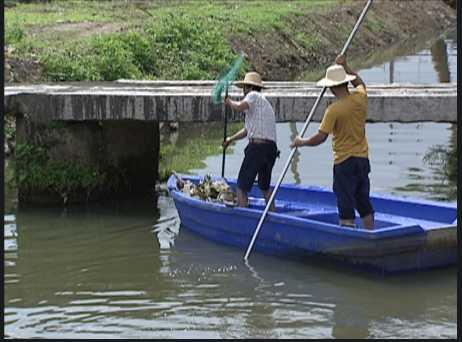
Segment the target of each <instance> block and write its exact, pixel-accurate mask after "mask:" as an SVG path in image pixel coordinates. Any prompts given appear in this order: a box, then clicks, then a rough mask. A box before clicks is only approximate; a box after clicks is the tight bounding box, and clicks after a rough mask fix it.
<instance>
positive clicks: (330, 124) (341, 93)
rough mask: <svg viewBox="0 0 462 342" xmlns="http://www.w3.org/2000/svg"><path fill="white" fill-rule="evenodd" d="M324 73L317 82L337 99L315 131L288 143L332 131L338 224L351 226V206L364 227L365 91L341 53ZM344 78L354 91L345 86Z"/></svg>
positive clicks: (370, 212)
mask: <svg viewBox="0 0 462 342" xmlns="http://www.w3.org/2000/svg"><path fill="white" fill-rule="evenodd" d="M335 62H336V65H332V66H330V67H329V68H328V69H327V71H326V77H324V78H323V79H322V80H320V81H319V82H318V83H317V85H318V86H323V87H329V89H330V90H331V91H332V93H333V94H334V95H335V97H336V98H337V100H336V101H335V102H334V103H332V104H331V105H329V106H328V107H327V109H326V111H325V113H324V117H323V119H322V122H321V125H320V127H319V131H318V133H317V134H315V135H313V136H312V137H310V138H306V139H302V138H300V137H299V136H297V137H296V138H295V140H294V141H293V143H292V145H291V147H301V146H317V145H320V144H322V143H323V142H324V141H326V139H327V137H328V135H329V134H331V133H332V134H333V138H332V149H333V152H334V181H333V190H334V192H335V195H336V196H337V207H338V212H339V224H340V225H343V226H349V227H355V209H356V210H358V212H359V215H360V216H361V218H362V220H363V223H364V227H365V228H367V229H373V228H374V209H373V207H372V204H371V201H370V198H369V191H370V182H369V172H370V164H369V155H368V145H367V139H366V119H367V91H366V85H365V84H364V82H363V80H362V79H361V78H360V77H359V75H358V74H357V73H355V72H354V71H353V70H351V69H350V67H349V66H348V65H347V63H346V58H345V56H343V55H339V56H337V58H336V60H335ZM348 82H351V84H352V85H353V86H354V87H355V88H356V91H354V92H350V91H349V90H348Z"/></svg>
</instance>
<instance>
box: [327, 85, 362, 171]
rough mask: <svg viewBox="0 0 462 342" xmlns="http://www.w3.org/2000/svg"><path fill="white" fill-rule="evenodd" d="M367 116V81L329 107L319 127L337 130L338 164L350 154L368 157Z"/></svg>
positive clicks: (336, 155) (334, 131) (328, 132)
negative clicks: (364, 84)
mask: <svg viewBox="0 0 462 342" xmlns="http://www.w3.org/2000/svg"><path fill="white" fill-rule="evenodd" d="M366 119H367V91H366V88H365V87H364V86H363V85H359V86H358V87H356V91H355V92H352V93H351V94H350V95H348V96H346V97H344V98H341V99H339V100H337V101H335V102H334V103H332V104H331V105H330V106H329V107H327V109H326V112H325V113H324V118H323V119H322V122H321V126H320V127H319V130H320V131H321V132H323V133H326V134H330V133H333V138H332V149H333V151H334V164H339V163H341V162H342V161H344V160H346V159H347V158H349V157H366V158H367V157H368V150H369V148H368V145H367V139H366Z"/></svg>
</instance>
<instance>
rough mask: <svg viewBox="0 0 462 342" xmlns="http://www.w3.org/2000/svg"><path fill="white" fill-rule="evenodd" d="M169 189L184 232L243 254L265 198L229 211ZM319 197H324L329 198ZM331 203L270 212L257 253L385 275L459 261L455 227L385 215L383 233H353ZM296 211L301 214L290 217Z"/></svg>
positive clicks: (381, 223) (173, 187)
mask: <svg viewBox="0 0 462 342" xmlns="http://www.w3.org/2000/svg"><path fill="white" fill-rule="evenodd" d="M194 180H197V179H194ZM169 189H170V193H171V195H172V197H173V199H174V202H175V206H176V208H177V211H178V214H179V216H180V219H181V223H182V226H183V227H184V228H186V229H188V230H191V231H193V232H195V233H197V234H199V235H201V236H203V237H204V238H207V239H209V240H212V241H215V242H217V243H221V244H226V245H229V246H234V247H238V248H240V249H242V250H245V249H246V248H247V246H248V245H249V243H250V240H251V238H252V235H253V233H254V230H255V228H256V226H257V224H258V221H259V219H260V217H261V214H262V210H261V209H262V206H263V205H264V202H262V200H261V199H260V208H257V207H258V205H256V206H255V208H237V207H227V206H225V205H223V204H219V203H213V202H206V201H202V200H198V199H196V198H191V197H189V196H188V195H185V194H183V193H182V192H181V191H178V189H176V182H175V181H174V179H170V180H169ZM286 190H287V189H286ZM323 191H326V190H325V189H324V190H323ZM327 192H328V191H327ZM321 195H322V196H324V197H326V196H325V195H326V194H325V193H323V194H321ZM327 197H329V196H327ZM327 197H326V198H327ZM257 202H258V200H257ZM282 202H283V200H281V203H282ZM321 202H322V201H321ZM300 203H303V201H302V202H298V204H300ZM327 203H329V205H328V204H327ZM276 204H278V202H276ZM318 204H319V203H318ZM333 204H335V203H332V198H330V199H328V200H327V202H325V203H324V204H322V203H321V205H319V206H314V208H315V209H313V205H312V206H306V207H303V205H302V206H299V207H298V208H295V209H298V211H297V210H295V209H294V210H292V211H290V210H289V211H286V212H284V209H280V210H282V212H281V213H279V212H276V213H272V212H270V213H268V215H267V217H266V219H265V222H264V224H263V226H262V229H261V230H260V233H259V235H258V238H257V239H256V242H255V245H254V251H256V252H260V253H265V254H271V255H276V256H280V257H289V258H294V259H301V260H315V259H314V258H315V257H322V258H323V259H329V260H335V261H339V262H342V263H346V264H349V265H352V266H355V267H360V268H364V269H370V270H375V271H379V272H382V273H390V272H401V271H409V270H419V269H425V268H432V267H441V266H447V265H451V264H454V263H455V262H456V259H457V242H456V241H457V235H456V229H455V225H447V226H446V227H438V229H428V227H427V229H424V228H422V226H421V225H419V224H417V223H414V222H413V221H412V220H404V221H403V220H401V221H402V222H400V223H399V224H396V222H395V223H389V222H387V221H385V220H380V218H381V217H385V219H387V217H390V214H389V213H385V214H379V215H378V217H379V219H378V220H377V221H378V226H379V228H378V229H375V230H374V231H372V232H371V231H368V230H366V229H350V228H345V227H340V226H338V225H337V224H335V223H334V222H335V221H336V220H337V212H336V210H335V206H334V205H333ZM427 204H428V203H427ZM277 207H278V205H277ZM280 207H281V206H280ZM286 207H287V206H286ZM295 207H296V205H295ZM281 208H282V207H281ZM310 209H311V210H310ZM303 210H305V211H306V213H307V214H306V215H303ZM295 212H297V215H295V216H294V215H292V214H294V213H295ZM300 212H302V215H300V214H299V213H300ZM289 214H290V215H289ZM380 226H382V227H380Z"/></svg>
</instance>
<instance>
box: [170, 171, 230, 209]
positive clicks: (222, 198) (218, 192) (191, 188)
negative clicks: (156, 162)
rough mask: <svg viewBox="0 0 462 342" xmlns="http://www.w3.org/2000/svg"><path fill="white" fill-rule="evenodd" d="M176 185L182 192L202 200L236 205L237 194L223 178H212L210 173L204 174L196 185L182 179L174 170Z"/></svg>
mask: <svg viewBox="0 0 462 342" xmlns="http://www.w3.org/2000/svg"><path fill="white" fill-rule="evenodd" d="M173 175H174V176H175V178H176V185H177V187H178V189H179V190H181V191H182V192H183V193H185V194H187V195H189V196H191V197H196V198H199V199H201V200H204V201H209V202H219V203H223V204H225V205H226V206H231V207H234V206H236V205H237V196H236V194H235V193H234V192H233V191H232V190H231V187H230V186H229V185H228V183H227V182H226V180H225V179H224V178H222V179H218V180H213V179H212V176H211V175H210V174H207V175H205V176H204V179H203V180H201V181H200V182H199V183H198V184H197V185H196V184H194V183H193V182H191V181H190V180H183V179H182V178H181V177H180V176H178V175H177V174H176V173H175V172H173Z"/></svg>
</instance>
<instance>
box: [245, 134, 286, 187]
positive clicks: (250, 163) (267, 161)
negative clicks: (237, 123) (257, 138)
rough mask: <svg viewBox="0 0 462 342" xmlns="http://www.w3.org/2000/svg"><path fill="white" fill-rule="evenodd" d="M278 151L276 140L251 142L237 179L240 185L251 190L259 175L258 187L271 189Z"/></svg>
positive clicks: (246, 149)
mask: <svg viewBox="0 0 462 342" xmlns="http://www.w3.org/2000/svg"><path fill="white" fill-rule="evenodd" d="M277 153H278V148H277V146H276V143H275V142H268V143H258V144H257V143H249V144H248V145H247V147H246V148H245V150H244V160H243V162H242V165H241V169H240V170H239V176H238V179H237V185H238V187H239V188H240V189H241V190H243V191H245V192H249V191H250V190H251V189H252V186H253V183H254V182H255V178H256V177H257V175H258V187H259V188H260V189H261V190H263V191H266V190H269V187H270V183H271V172H272V171H273V166H274V162H275V161H276V156H277Z"/></svg>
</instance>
